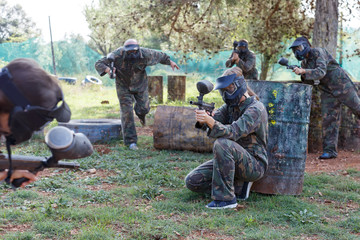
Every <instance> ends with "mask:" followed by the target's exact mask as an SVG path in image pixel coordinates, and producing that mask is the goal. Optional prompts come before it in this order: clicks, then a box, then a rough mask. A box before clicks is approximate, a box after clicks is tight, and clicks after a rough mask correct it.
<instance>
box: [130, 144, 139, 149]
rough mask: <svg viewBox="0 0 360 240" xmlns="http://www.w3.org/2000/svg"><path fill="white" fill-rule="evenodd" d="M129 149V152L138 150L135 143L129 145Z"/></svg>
mask: <svg viewBox="0 0 360 240" xmlns="http://www.w3.org/2000/svg"><path fill="white" fill-rule="evenodd" d="M129 149H130V150H138V149H139V148H138V146H137V145H136V143H132V144H130V146H129Z"/></svg>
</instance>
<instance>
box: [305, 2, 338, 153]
mask: <svg viewBox="0 0 360 240" xmlns="http://www.w3.org/2000/svg"><path fill="white" fill-rule="evenodd" d="M338 7H339V1H338V0H316V11H315V24H314V33H313V41H312V46H313V47H323V48H326V49H327V50H328V51H329V53H330V54H331V55H332V56H333V57H334V58H336V46H337V34H338V15H339V11H338ZM321 119H322V116H321V104H320V93H319V89H318V88H317V87H314V90H313V98H312V104H311V114H310V126H309V140H308V150H309V152H318V151H321V150H322V138H321V137H320V136H322V134H321V129H322V122H321Z"/></svg>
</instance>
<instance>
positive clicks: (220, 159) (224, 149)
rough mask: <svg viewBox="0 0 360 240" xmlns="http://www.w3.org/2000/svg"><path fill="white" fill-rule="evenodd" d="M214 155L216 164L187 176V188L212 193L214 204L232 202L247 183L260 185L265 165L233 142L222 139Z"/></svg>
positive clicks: (215, 146)
mask: <svg viewBox="0 0 360 240" xmlns="http://www.w3.org/2000/svg"><path fill="white" fill-rule="evenodd" d="M213 152H214V158H213V159H212V160H209V161H207V162H205V163H203V164H201V165H200V166H198V167H197V168H195V169H194V170H192V171H191V172H190V173H189V174H188V175H187V176H186V178H185V183H186V187H187V188H188V189H190V190H191V191H194V192H203V193H211V198H212V199H214V200H223V201H224V200H225V201H229V200H232V199H233V198H234V196H235V195H236V194H238V193H240V192H241V188H242V185H243V183H244V182H253V181H256V180H258V179H260V178H261V177H262V176H263V175H264V172H265V167H264V164H263V163H262V162H260V161H258V160H256V159H255V158H254V157H253V156H252V155H250V154H249V152H248V151H246V150H245V149H244V148H243V147H242V146H241V145H239V144H238V143H236V142H234V141H232V140H229V139H225V138H218V139H217V140H216V141H215V142H214V146H213Z"/></svg>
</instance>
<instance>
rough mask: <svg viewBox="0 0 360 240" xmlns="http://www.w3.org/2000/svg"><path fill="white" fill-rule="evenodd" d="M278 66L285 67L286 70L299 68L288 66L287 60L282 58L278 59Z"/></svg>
mask: <svg viewBox="0 0 360 240" xmlns="http://www.w3.org/2000/svg"><path fill="white" fill-rule="evenodd" d="M278 64H280V65H281V66H285V67H286V68H287V69H291V70H294V68H300V66H297V65H289V60H288V59H287V58H284V57H282V58H280V59H279V61H278Z"/></svg>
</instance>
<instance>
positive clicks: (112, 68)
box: [110, 62, 115, 79]
mask: <svg viewBox="0 0 360 240" xmlns="http://www.w3.org/2000/svg"><path fill="white" fill-rule="evenodd" d="M110 78H111V79H114V78H115V72H114V62H111V65H110Z"/></svg>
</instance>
